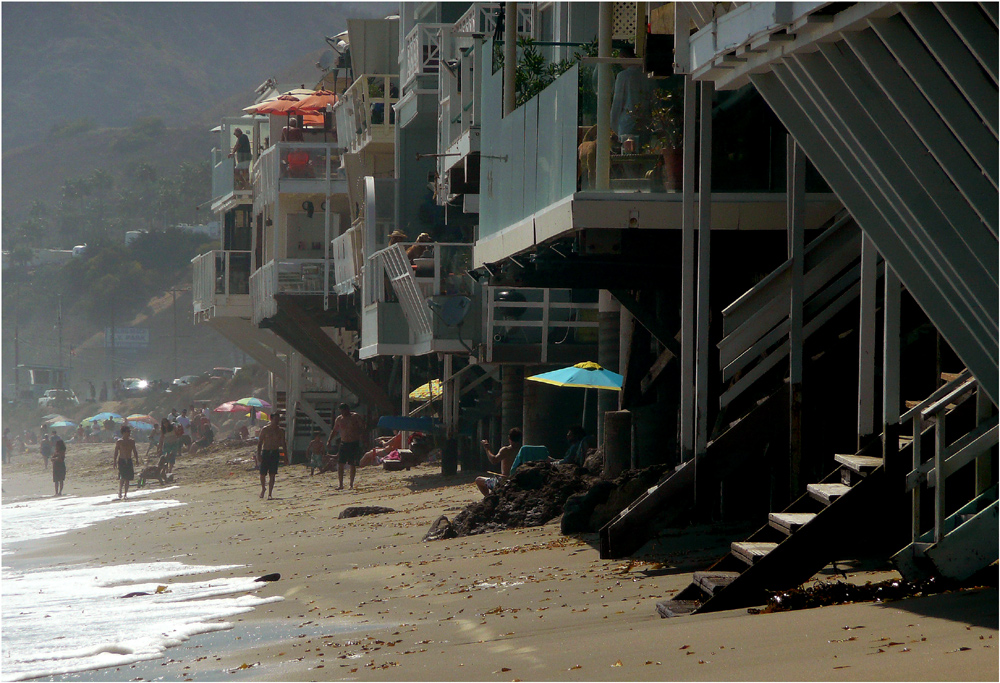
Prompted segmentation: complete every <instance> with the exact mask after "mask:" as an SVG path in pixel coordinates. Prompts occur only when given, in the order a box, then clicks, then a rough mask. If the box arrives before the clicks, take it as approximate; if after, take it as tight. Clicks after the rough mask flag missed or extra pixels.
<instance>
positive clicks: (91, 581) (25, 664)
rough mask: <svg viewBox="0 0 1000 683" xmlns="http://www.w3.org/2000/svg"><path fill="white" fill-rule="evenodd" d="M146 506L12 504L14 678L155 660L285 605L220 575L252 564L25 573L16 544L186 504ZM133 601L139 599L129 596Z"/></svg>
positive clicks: (8, 525)
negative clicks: (241, 618) (268, 607)
mask: <svg viewBox="0 0 1000 683" xmlns="http://www.w3.org/2000/svg"><path fill="white" fill-rule="evenodd" d="M166 490H167V489H161V491H166ZM159 492H160V491H157V492H156V493H159ZM140 493H144V492H140ZM150 493H152V492H150ZM143 498H145V497H141V498H139V499H137V500H131V497H130V500H129V501H128V502H127V503H124V502H123V503H120V504H119V503H118V502H117V499H116V498H114V497H112V496H97V497H90V498H74V497H69V496H67V497H65V498H61V497H60V498H49V499H44V500H37V501H28V502H23V503H16V504H11V505H6V506H3V509H2V512H3V551H4V566H3V575H2V578H3V581H2V587H0V588H2V597H3V622H2V624H3V625H2V629H3V633H2V635H3V638H2V643H3V650H2V654H3V660H2V664H0V668H2V671H3V678H4V680H24V679H27V678H35V677H39V676H53V675H59V674H66V673H76V672H80V671H87V670H91V669H100V668H104V667H114V666H123V665H128V664H132V663H134V662H138V661H142V660H147V659H154V658H157V657H160V656H162V654H163V652H164V650H165V649H166V648H168V647H172V646H175V645H179V644H180V643H183V642H184V641H186V640H187V639H189V638H190V637H191V636H193V635H196V634H199V633H209V632H212V631H219V630H224V629H228V628H231V627H232V625H231V624H229V623H227V622H224V621H220V620H222V619H226V618H228V617H231V616H233V615H237V614H242V613H245V612H249V611H251V610H253V609H254V608H255V607H256V606H258V605H261V604H265V603H268V602H274V601H278V600H281V598H280V597H271V598H261V597H258V596H256V595H254V594H253V593H254V592H255V591H257V590H259V589H260V588H263V587H264V586H266V585H267V584H264V583H260V582H256V581H255V580H254V578H253V577H246V576H241V577H233V576H230V577H225V578H220V577H218V576H217V574H218V572H222V571H227V572H229V573H236V571H234V570H238V569H239V568H240V567H242V565H225V566H215V567H213V566H200V565H185V564H183V563H180V562H175V561H166V562H147V563H132V564H117V565H104V566H96V565H89V564H72V565H60V566H48V567H42V568H35V567H33V568H30V569H19V568H18V567H17V566H16V565H17V564H18V562H17V556H16V554H13V555H12V554H9V553H10V552H11V550H12V549H11V547H10V546H11V544H15V543H16V544H18V545H20V544H23V543H25V542H29V541H31V540H36V539H41V538H46V537H50V536H54V535H57V534H62V533H67V532H70V531H72V530H73V529H76V528H80V527H83V526H87V525H89V524H93V523H96V522H99V521H103V520H106V519H110V518H119V517H121V516H125V515H135V514H143V513H145V512H152V511H154V510H160V509H164V508H169V507H175V506H177V505H181V504H182V503H179V502H178V501H175V500H157V499H148V498H147V499H143ZM111 500H115V502H114V503H111ZM206 574H212V575H213V577H211V578H205V576H204V575H206ZM185 577H186V579H185ZM195 577H197V578H195ZM182 579H184V580H182ZM130 594H136V595H132V597H127V598H126V597H125V596H126V595H130Z"/></svg>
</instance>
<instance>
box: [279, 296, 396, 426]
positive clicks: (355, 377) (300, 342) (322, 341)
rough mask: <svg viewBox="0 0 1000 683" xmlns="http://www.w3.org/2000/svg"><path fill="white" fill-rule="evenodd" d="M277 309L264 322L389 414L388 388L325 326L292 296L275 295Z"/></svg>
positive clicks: (346, 385)
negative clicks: (331, 334) (348, 351)
mask: <svg viewBox="0 0 1000 683" xmlns="http://www.w3.org/2000/svg"><path fill="white" fill-rule="evenodd" d="M275 299H276V301H277V302H278V312H277V314H276V315H274V316H272V317H270V318H267V319H265V320H263V321H262V322H261V326H262V327H269V328H270V329H271V330H272V331H273V332H274V333H275V334H277V335H278V336H279V337H281V338H282V339H284V340H285V341H287V342H288V344H289V346H291V347H292V348H293V349H295V350H296V351H298V352H299V353H301V354H302V355H303V356H305V357H306V358H307V359H309V361H310V362H312V363H313V365H315V366H316V367H318V368H319V369H320V370H322V371H323V372H325V373H326V374H328V375H329V376H330V377H333V378H334V379H336V380H337V381H338V382H340V383H341V384H342V385H343V386H344V387H346V388H347V389H348V390H349V391H351V393H353V394H355V395H356V396H357V397H358V398H359V399H361V400H362V401H363V402H364V403H366V404H368V405H369V406H370V407H371V408H372V409H373V410H374V411H376V412H377V413H379V414H382V415H390V414H392V413H393V412H394V411H395V408H394V405H393V403H392V401H391V400H390V399H389V395H388V393H386V391H385V389H384V388H382V387H381V386H379V385H378V384H376V383H375V382H374V381H373V380H372V379H371V378H370V377H369V376H368V373H367V372H366V371H365V370H364V368H362V367H360V366H359V365H358V364H357V363H356V362H355V360H354V359H353V358H352V357H351V356H349V355H348V354H347V353H345V352H344V350H343V349H341V348H340V347H339V346H337V344H336V343H335V342H334V340H333V339H332V338H331V337H330V335H328V334H327V333H326V332H324V331H323V328H322V327H321V326H320V325H319V323H318V322H317V321H316V320H315V318H314V317H311V316H310V315H308V314H307V313H306V311H305V310H303V308H302V307H301V306H300V305H299V304H298V303H297V302H296V300H295V298H294V297H293V296H289V295H276V296H275Z"/></svg>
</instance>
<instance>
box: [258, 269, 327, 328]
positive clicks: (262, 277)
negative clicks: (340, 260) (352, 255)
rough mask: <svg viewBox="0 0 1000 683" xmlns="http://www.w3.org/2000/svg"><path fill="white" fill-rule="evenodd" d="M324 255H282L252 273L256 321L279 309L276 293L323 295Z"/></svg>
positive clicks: (324, 277) (273, 313)
mask: <svg viewBox="0 0 1000 683" xmlns="http://www.w3.org/2000/svg"><path fill="white" fill-rule="evenodd" d="M326 263H327V262H326V261H325V260H324V259H279V260H276V261H268V262H267V263H266V264H264V266H263V267H262V268H260V269H258V270H257V272H256V273H254V274H253V275H251V276H250V294H251V301H252V303H253V320H254V324H258V323H260V321H261V320H264V319H265V318H270V317H271V316H273V315H275V314H276V313H277V312H278V308H277V303H276V302H275V300H274V295H275V294H301V295H322V294H323V293H324V289H325V286H324V284H325V282H326V277H327V274H326ZM333 270H334V269H333V263H330V280H329V281H330V285H329V291H330V292H331V293H333V292H334V291H335V290H334V286H333V279H334V272H333Z"/></svg>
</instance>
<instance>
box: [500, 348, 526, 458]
mask: <svg viewBox="0 0 1000 683" xmlns="http://www.w3.org/2000/svg"><path fill="white" fill-rule="evenodd" d="M500 384H501V399H500V400H501V407H500V440H501V441H503V440H504V439H506V438H507V433H508V432H510V430H511V429H512V428H513V427H517V428H519V429H523V428H524V415H523V412H524V366H523V365H504V366H503V367H502V369H501V371H500Z"/></svg>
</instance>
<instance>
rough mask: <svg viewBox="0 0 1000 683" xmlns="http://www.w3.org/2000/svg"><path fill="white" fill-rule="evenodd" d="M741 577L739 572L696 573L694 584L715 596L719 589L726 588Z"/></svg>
mask: <svg viewBox="0 0 1000 683" xmlns="http://www.w3.org/2000/svg"><path fill="white" fill-rule="evenodd" d="M739 575H740V573H739V572H711V571H709V572H695V573H694V583H696V584H697V585H698V587H699V588H701V589H702V590H703V591H705V592H706V593H708V594H709V595H715V591H716V590H717V589H719V588H725V587H726V586H728V585H729V584H731V583H732V582H733V581H734V580H735V579H736V577H738V576H739Z"/></svg>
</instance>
